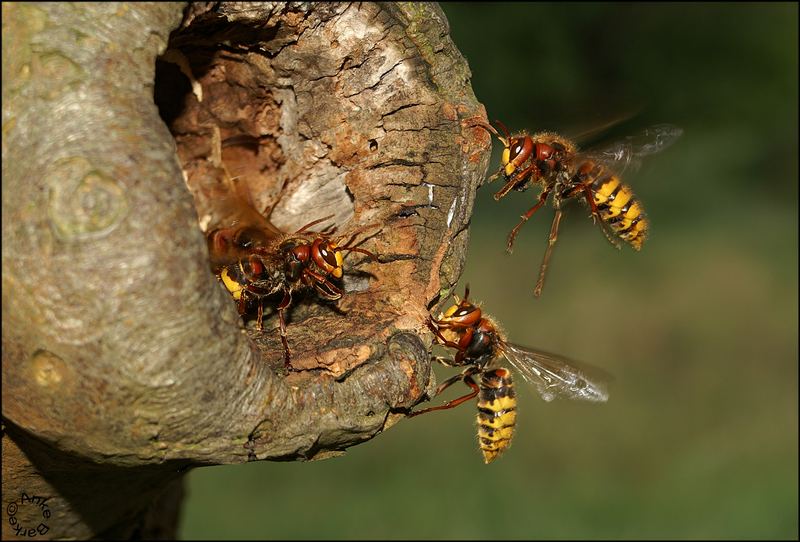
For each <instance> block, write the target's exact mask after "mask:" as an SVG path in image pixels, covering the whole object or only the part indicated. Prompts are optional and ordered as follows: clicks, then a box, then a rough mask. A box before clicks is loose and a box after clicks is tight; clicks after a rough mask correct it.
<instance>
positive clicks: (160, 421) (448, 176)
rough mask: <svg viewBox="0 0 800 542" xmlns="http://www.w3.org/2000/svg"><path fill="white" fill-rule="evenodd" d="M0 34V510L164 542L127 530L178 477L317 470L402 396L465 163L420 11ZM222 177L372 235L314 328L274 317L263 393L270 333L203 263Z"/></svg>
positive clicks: (391, 413)
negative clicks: (205, 470) (38, 502)
mask: <svg viewBox="0 0 800 542" xmlns="http://www.w3.org/2000/svg"><path fill="white" fill-rule="evenodd" d="M3 25H4V36H6V35H8V37H7V38H6V37H4V47H3V70H4V74H3V75H4V87H3V98H4V99H3V115H4V138H3V142H4V149H3V151H4V152H3V216H2V220H3V247H4V250H3V418H4V422H5V427H4V432H3V469H4V472H3V474H4V484H3V499H4V501H5V502H12V501H15V500H19V498H20V496H21V494H22V493H25V492H27V493H28V495H30V493H31V492H38V493H39V494H41V496H43V497H46V498H47V499H48V501H47V503H48V506H49V507H50V509H51V510H52V512H53V515H52V518H51V519H50V520H49V523H48V528H49V529H50V531H49V534H48V535H47V536H53V537H66V536H73V537H84V536H95V535H97V534H99V533H104V534H107V535H109V536H117V537H126V536H131V535H133V534H138V535H142V534H143V533H149V534H150V535H155V534H158V533H161V534H167V535H168V531H169V528H168V527H167V528H166V531H165V530H164V529H165V528H164V527H163V526H161V527H159V528H156V527H153V523H152V522H151V521H150V520H148V518H151V519H152V513H151V514H149V515H148V514H145V512H146V511H147V510H148V508H151V502H152V500H153V499H154V498H155V496H157V495H160V494H163V493H164V492H165V491H166V490H167V488H170V489H169V493H168V495H169V497H168V498H165V499H162V503H164V506H165V507H167V508H170V509H172V510H174V509H175V506H174V503H175V502H177V500H179V498H180V491H179V487H180V486H179V481H177V480H179V478H180V476H181V474H182V473H183V472H185V471H186V469H187V468H189V467H191V466H195V465H202V464H229V463H238V462H244V461H250V460H255V459H289V460H295V459H312V458H313V459H317V458H322V457H327V456H330V455H333V454H338V453H341V451H342V450H344V449H345V448H347V447H349V446H352V445H353V444H356V443H358V442H362V441H364V440H367V439H369V438H372V437H373V436H375V435H376V434H377V433H379V432H381V431H382V430H384V429H386V428H388V427H389V426H391V425H392V424H393V423H396V422H397V421H398V420H399V419H401V418H402V416H403V412H404V411H406V410H407V409H408V408H409V407H411V406H412V405H413V404H415V403H416V402H418V401H419V400H420V399H421V398H422V397H424V393H425V391H426V389H429V388H428V386H429V385H432V382H429V381H430V380H431V374H430V365H429V359H428V353H427V352H428V347H429V345H430V336H429V333H428V332H427V330H426V328H425V319H426V318H427V316H428V308H429V306H430V304H431V303H432V302H433V301H434V300H435V299H437V297H438V296H439V294H440V292H442V291H447V290H449V288H451V286H452V285H453V284H454V283H455V282H456V280H457V278H458V276H459V274H460V271H461V266H462V263H463V259H464V251H465V248H466V243H467V239H468V230H467V227H468V223H469V216H470V213H471V209H472V203H473V198H474V193H475V190H476V188H477V186H478V184H479V182H480V180H481V179H482V178H483V175H484V173H485V170H486V166H487V160H488V152H487V151H488V136H486V134H484V133H483V132H482V131H481V130H480V129H475V128H471V127H469V126H468V123H466V122H462V121H464V120H465V119H468V118H471V117H474V116H480V117H484V116H485V115H484V113H483V109H482V107H481V106H480V105H479V104H478V103H477V101H476V100H475V98H474V96H473V94H472V91H471V89H470V88H469V76H470V74H469V70H468V68H467V66H466V64H465V62H464V60H463V58H462V57H461V56H460V54H459V53H458V51H457V50H456V49H455V47H454V46H453V44H452V42H451V41H450V39H449V37H448V35H447V24H446V21H445V19H444V15H443V14H442V13H441V11H440V10H439V8H438V7H437V6H435V5H431V4H411V5H409V4H387V5H380V6H379V5H375V4H340V3H333V4H327V3H322V4H313V3H309V4H284V3H277V2H276V3H264V4H257V5H256V4H252V3H243V4H237V3H219V4H218V3H196V4H191V5H190V6H188V7H186V8H184V6H182V5H179V4H133V5H125V4H74V5H70V4H44V5H33V4H17V5H12V6H9V5H7V4H4V5H3ZM162 54H163V55H164V56H163V57H161V60H159V61H158V62H156V58H157V57H158V56H159V55H162ZM156 66H157V69H156ZM154 94H155V103H154ZM176 150H177V153H176ZM176 156H177V159H176ZM223 171H227V172H229V174H230V175H231V176H233V177H234V178H235V179H236V182H238V183H241V185H243V186H246V187H247V190H248V191H249V192H250V194H251V196H252V198H253V201H254V202H255V203H256V204H257V206H258V208H259V209H264V208H269V209H271V213H272V214H271V219H272V220H273V222H274V223H275V224H276V225H277V226H279V227H280V228H282V229H284V230H285V231H293V230H295V229H298V228H299V227H301V226H302V225H304V224H306V223H308V222H310V221H311V220H314V219H316V218H320V217H322V216H326V215H334V219H333V220H334V221H335V222H336V224H337V225H338V226H339V230H340V231H348V230H355V229H357V228H359V227H360V226H363V225H368V224H380V225H381V226H382V228H381V229H380V231H377V232H374V233H370V234H369V235H367V237H368V239H367V240H366V242H365V243H364V245H363V246H364V247H365V248H367V249H368V250H370V251H371V252H373V253H375V254H376V255H377V256H378V261H377V262H370V261H369V260H368V259H366V258H365V259H364V261H363V262H360V261H359V258H357V257H356V256H357V255H355V254H354V255H353V256H351V257H349V258H348V262H350V261H351V260H352V261H353V262H354V263H353V264H352V265H350V266H348V267H346V270H345V273H346V278H347V280H346V281H345V289H346V290H347V292H346V294H345V296H344V297H343V299H342V300H341V301H340V302H339V304H338V310H332V308H331V307H330V306H329V305H326V304H323V303H320V302H319V301H318V300H317V299H315V298H314V297H313V296H306V297H305V298H304V299H302V300H300V301H299V302H297V303H296V304H295V305H293V308H292V310H291V311H290V323H289V326H288V335H289V343H290V346H291V349H292V354H293V367H294V369H295V371H293V372H291V373H290V374H288V375H284V374H283V373H282V372H281V371H280V367H281V365H282V348H281V343H280V339H279V335H278V333H277V331H275V328H276V327H277V317H276V316H275V315H272V316H271V317H270V318H267V319H265V325H264V331H263V332H257V331H255V329H254V328H253V326H252V325H251V326H249V327H247V329H242V327H243V326H242V320H241V318H240V317H239V315H238V314H237V312H236V308H235V304H234V303H233V302H232V300H231V298H230V296H229V295H228V294H227V293H226V292H225V291H224V289H223V288H222V287H221V286H220V285H219V284H218V283H217V281H216V279H215V278H214V276H213V274H212V273H211V271H210V269H209V263H208V255H207V251H206V247H205V241H204V237H203V231H202V230H203V228H204V227H207V225H208V220H210V219H211V218H212V217H213V215H214V213H215V212H216V207H215V202H216V201H218V200H219V197H220V194H221V193H222V189H223V186H224V182H223V181H224V179H223V177H224V175H222V172H223ZM187 186H188V188H189V190H188V191H187V190H186V187H187ZM192 196H194V197H193V198H192ZM198 218H199V224H200V227H198ZM176 484H177V485H176ZM176 488H177V489H176ZM98 496H99V497H98ZM7 513H8V512H7ZM40 515H41V507H39V509H36V507H34V506H31V505H27V506H19V508H18V511H17V512H16V516H15V517H16V518H17V519H18V520H19V523H20V524H22V523H25V524H26V525H27V524H30V525H31V526H32V527H35V524H36V520H37V519H39V520H40V521H41V519H40ZM173 517H174V513H173ZM8 529H9V523H8V521H4V523H3V535H4V537H5V536H15V535H19V533H15V532H13V531H9V530H8ZM148 529H150V530H148ZM159 529H160V530H159ZM154 533H155V534H154Z"/></svg>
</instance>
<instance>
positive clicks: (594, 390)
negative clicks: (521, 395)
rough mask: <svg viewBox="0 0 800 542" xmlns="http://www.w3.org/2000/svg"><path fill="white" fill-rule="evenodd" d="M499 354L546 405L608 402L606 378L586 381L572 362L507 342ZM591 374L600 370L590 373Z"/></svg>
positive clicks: (581, 371)
mask: <svg viewBox="0 0 800 542" xmlns="http://www.w3.org/2000/svg"><path fill="white" fill-rule="evenodd" d="M500 351H501V352H502V353H503V355H504V356H505V357H506V359H507V360H508V361H509V362H510V363H511V365H513V366H514V368H515V369H516V370H517V372H518V373H519V374H521V375H522V377H523V378H524V379H525V380H526V381H527V382H529V383H531V384H533V386H534V387H535V388H536V390H537V391H538V392H539V395H541V396H542V399H544V400H545V401H552V400H553V399H555V398H556V397H563V398H566V399H577V400H580V401H595V402H604V401H607V400H608V392H607V391H606V385H605V382H604V380H608V377H607V376H597V377H595V376H593V377H589V376H588V375H587V374H586V372H585V371H583V370H581V369H578V368H577V367H576V366H575V362H573V361H571V360H568V359H566V358H562V357H560V356H556V355H554V354H548V353H546V352H541V351H538V350H531V349H529V348H524V347H522V346H518V345H514V344H510V343H507V342H502V343H500ZM592 372H600V370H599V369H592Z"/></svg>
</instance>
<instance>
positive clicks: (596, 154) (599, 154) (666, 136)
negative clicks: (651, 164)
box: [578, 124, 683, 175]
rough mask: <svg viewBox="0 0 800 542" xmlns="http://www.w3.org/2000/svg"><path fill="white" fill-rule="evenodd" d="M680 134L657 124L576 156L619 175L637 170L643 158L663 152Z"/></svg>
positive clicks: (680, 130)
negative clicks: (594, 162) (599, 164)
mask: <svg viewBox="0 0 800 542" xmlns="http://www.w3.org/2000/svg"><path fill="white" fill-rule="evenodd" d="M681 134H683V130H682V129H681V128H678V127H677V126H673V125H671V124H657V125H655V126H651V127H649V128H647V129H645V130H643V131H642V132H640V133H638V134H636V135H632V136H628V137H626V138H624V139H621V140H619V141H616V142H614V143H611V144H609V145H606V146H604V147H600V148H597V149H588V150H586V151H583V152H580V153H578V156H579V157H580V158H588V159H591V160H594V161H596V162H600V163H601V164H603V165H605V166H607V167H609V168H610V169H611V170H612V171H614V172H616V173H618V174H620V175H621V174H622V173H624V172H625V170H626V169H630V170H631V171H635V170H637V169H639V167H640V166H641V164H642V158H643V157H645V156H650V155H652V154H656V153H659V152H661V151H663V150H664V149H666V148H667V147H669V146H670V145H672V144H673V143H675V140H676V139H678V138H679V137H680V136H681Z"/></svg>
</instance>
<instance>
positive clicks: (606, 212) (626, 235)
mask: <svg viewBox="0 0 800 542" xmlns="http://www.w3.org/2000/svg"><path fill="white" fill-rule="evenodd" d="M593 173H594V172H593ZM586 182H587V183H591V184H590V185H589V186H590V188H591V191H592V194H593V195H594V203H595V205H597V211H598V212H599V213H600V218H601V219H602V220H603V222H605V223H606V224H608V226H609V227H610V228H611V230H612V231H613V232H614V233H615V234H616V235H617V237H619V238H620V239H622V240H623V241H625V242H626V243H628V244H630V245H631V246H632V247H633V248H634V249H636V250H640V249H641V248H642V244H643V243H644V240H645V239H646V237H647V228H648V226H649V222H648V220H647V217H646V216H645V214H644V209H642V206H641V204H640V203H639V200H638V199H637V198H636V196H635V195H634V194H633V191H632V190H631V188H630V186H628V185H626V184H624V183H622V181H620V179H619V177H617V176H616V175H613V174H608V173H606V172H605V171H603V169H602V168H600V172H599V174H598V175H596V176H593V177H592V178H590V179H587V181H586Z"/></svg>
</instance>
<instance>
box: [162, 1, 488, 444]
mask: <svg viewBox="0 0 800 542" xmlns="http://www.w3.org/2000/svg"><path fill="white" fill-rule="evenodd" d="M409 9H413V10H414V11H413V12H409V11H408V10H409ZM421 19H424V20H425V24H419V25H415V24H410V21H412V20H413V21H418V20H421ZM431 21H439V23H440V24H439V25H436V24H431ZM431 50H433V51H437V50H438V51H440V53H438V54H436V53H434V54H431V53H430V52H429V51H431ZM454 57H455V60H461V59H460V56H457V52H456V51H455V49H454V48H453V46H452V44H451V43H450V42H449V39H448V38H447V35H446V24H445V23H444V18H443V16H442V15H441V13H440V12H439V11H438V8H436V7H434V6H414V7H413V8H411V7H408V8H400V7H399V6H387V7H385V8H382V7H378V6H377V5H369V4H366V5H363V4H362V5H358V4H316V5H285V4H264V5H258V6H254V5H252V4H248V5H247V6H246V7H242V6H239V5H235V4H221V5H219V6H214V7H211V6H209V7H208V9H207V10H203V9H201V8H200V7H196V8H195V10H194V11H193V13H192V14H191V16H188V17H186V18H185V20H184V23H183V24H182V25H181V27H180V28H179V29H178V30H176V31H175V32H173V35H172V37H171V39H170V45H169V49H168V50H167V52H166V53H165V54H164V55H163V56H162V58H161V61H160V62H159V65H158V66H159V70H158V77H157V79H156V97H157V103H158V105H159V106H160V111H161V115H162V117H163V118H164V119H165V121H166V123H167V125H168V126H169V128H170V131H171V132H172V133H173V135H174V137H175V140H176V142H177V145H178V155H179V157H180V160H181V164H182V167H183V170H184V174H185V177H186V179H187V184H188V186H189V189H190V190H191V192H192V194H193V195H194V198H195V203H196V206H197V208H198V214H199V218H200V224H201V227H203V228H205V229H210V228H212V227H214V226H215V225H216V224H217V223H218V222H219V220H220V219H219V214H220V210H219V207H218V206H215V203H216V202H217V201H219V200H220V199H221V198H224V197H225V196H226V195H228V193H229V192H230V191H231V190H232V185H233V184H235V185H236V186H237V189H238V190H240V191H242V190H243V191H244V192H246V194H247V197H248V198H249V199H250V200H251V201H252V204H253V206H254V207H255V208H257V209H259V210H265V211H266V213H267V214H269V216H270V219H271V221H272V222H273V223H274V224H275V225H276V226H278V227H280V228H281V229H283V230H284V231H288V232H291V231H295V230H297V229H299V228H301V227H303V226H304V225H305V224H307V223H309V222H311V221H313V220H317V219H319V218H322V217H326V216H331V217H332V219H331V220H330V221H329V222H326V223H333V224H335V225H336V227H337V228H338V232H339V233H344V234H346V233H347V232H348V231H357V230H364V234H365V235H364V236H362V237H364V238H366V241H365V242H364V243H363V244H362V245H361V246H363V247H364V248H366V249H368V250H370V251H371V252H373V253H375V254H376V255H377V256H378V261H377V262H371V261H370V260H369V258H366V257H362V256H361V255H357V257H351V258H348V267H347V269H346V276H345V290H346V294H345V296H344V297H343V298H342V299H341V300H340V301H339V302H338V303H337V305H336V310H334V309H333V308H332V307H331V306H330V305H329V304H324V303H320V302H319V301H318V299H316V298H315V297H314V296H313V295H307V296H305V297H303V298H301V299H300V301H299V302H296V303H295V304H294V305H293V307H292V309H291V310H290V322H289V326H288V335H289V344H290V348H291V351H292V356H293V357H292V366H293V368H294V369H295V370H297V372H293V373H291V374H290V375H289V377H288V378H287V379H286V382H287V383H288V384H289V385H290V386H291V387H292V389H296V390H297V391H296V392H295V393H294V394H293V396H292V399H293V400H296V401H297V403H294V404H296V405H298V408H299V409H300V410H290V411H288V412H290V416H291V418H290V419H285V420H281V422H280V423H281V424H284V423H286V424H288V425H290V426H295V427H294V428H293V430H292V432H293V433H294V434H297V431H296V429H297V428H296V426H297V424H298V423H299V422H300V420H301V419H302V414H301V412H308V413H310V415H311V416H312V418H313V420H314V423H315V424H319V423H320V419H319V417H318V412H319V407H321V405H318V404H316V403H317V402H318V401H319V397H323V396H325V395H326V394H327V395H329V396H330V397H331V399H330V404H329V405H325V406H324V407H323V408H325V409H328V408H330V409H332V410H331V415H332V419H333V420H341V419H342V416H346V414H345V413H344V412H341V409H342V408H344V407H345V406H346V409H347V410H349V411H350V413H357V412H359V411H361V412H364V413H370V414H369V416H368V417H367V418H369V419H367V418H362V419H360V420H359V421H358V422H356V418H351V420H350V423H351V424H352V423H363V424H364V425H363V427H364V429H365V431H364V433H363V434H360V435H358V436H356V437H355V440H354V441H357V440H361V439H363V438H368V437H369V436H371V434H374V432H375V431H377V430H380V429H382V428H383V427H384V425H385V422H384V419H385V418H386V416H387V414H388V412H389V410H391V409H398V408H407V407H408V406H409V405H410V404H412V403H413V402H414V401H416V400H417V399H419V398H420V396H421V394H422V392H423V391H424V388H425V384H424V383H426V382H427V380H428V376H429V373H428V367H427V360H426V359H425V358H426V357H427V356H426V355H422V356H421V357H418V358H416V362H415V363H413V364H411V365H408V366H406V367H404V366H403V364H400V365H398V364H396V363H392V364H390V365H388V366H386V367H385V372H384V370H383V369H379V368H380V367H381V364H380V363H378V362H379V360H381V359H386V352H387V348H386V345H387V343H389V342H390V341H391V340H392V337H393V336H394V335H395V334H397V333H399V332H403V333H410V334H411V335H409V336H419V335H421V336H423V337H424V336H425V335H426V332H425V327H424V322H425V318H426V317H427V314H428V305H429V303H430V302H431V300H432V299H433V298H435V297H436V296H437V294H438V293H439V290H440V289H442V286H441V279H440V274H441V273H442V271H443V269H444V270H445V271H444V273H443V274H444V280H445V283H446V284H445V285H444V287H443V288H444V289H449V287H450V285H451V284H452V282H454V281H455V279H456V278H457V275H458V273H459V272H460V267H461V263H462V262H463V257H464V246H465V244H466V237H467V234H466V230H465V224H466V220H467V217H468V216H469V212H470V208H471V205H472V195H473V194H474V190H475V188H476V186H477V183H478V181H479V180H480V179H481V178H482V174H483V173H484V170H485V152H483V151H485V149H486V147H485V139H484V138H483V136H482V135H481V134H473V132H472V130H471V129H469V128H462V126H461V124H460V122H459V120H460V119H459V117H463V118H466V117H470V116H473V115H481V113H482V110H481V109H480V107H479V105H478V104H477V103H476V102H475V100H474V98H473V97H472V95H471V91H470V90H469V87H468V84H467V81H468V71H467V68H466V65H465V64H464V63H463V61H461V62H456V61H454ZM441 59H446V60H447V63H445V62H442V61H441ZM454 82H455V83H454ZM462 132H463V133H465V134H467V136H465V135H462ZM473 136H474V137H477V138H478V141H472V140H471V139H469V138H470V137H473ZM370 225H371V226H372V227H370ZM376 226H377V227H376ZM220 291H221V289H220ZM220 295H223V296H224V295H225V294H224V292H222V293H221V294H220ZM276 328H277V314H275V313H274V311H273V314H272V315H271V317H267V318H266V319H265V325H264V329H265V331H264V332H257V331H255V329H254V327H253V326H252V325H251V326H250V327H249V328H248V332H249V335H250V337H251V339H252V340H253V341H254V343H255V344H256V345H257V346H258V347H259V351H260V353H261V355H263V356H264V357H265V360H266V361H268V362H270V363H271V365H272V366H273V367H279V366H280V364H281V360H282V358H281V345H280V339H279V335H278V333H277V332H276V331H275V329H276ZM423 340H424V341H425V343H424V344H428V343H427V339H423ZM405 342H407V340H406V341H403V343H405ZM415 350H419V349H415ZM423 351H424V350H423ZM420 361H422V362H423V363H422V364H420V365H418V362H420ZM359 367H363V368H365V369H366V372H365V373H364V374H365V375H367V374H373V373H374V374H381V375H383V376H382V378H385V382H384V384H386V389H390V388H392V387H393V386H399V387H398V390H397V393H399V395H395V394H392V397H393V398H394V401H392V400H391V399H389V396H387V395H386V393H385V391H384V392H381V391H379V389H378V388H375V389H372V390H371V392H370V393H368V394H367V393H365V394H363V395H361V396H354V397H352V398H351V399H348V401H347V402H342V400H341V399H340V398H338V397H337V396H336V395H335V392H336V391H337V390H338V391H341V392H343V393H344V394H350V393H351V390H350V389H349V388H348V385H347V384H348V381H350V380H351V379H353V380H352V381H353V382H354V387H355V388H356V389H360V388H359V386H358V385H356V384H355V383H356V382H357V380H358V379H359V378H361V377H360V376H359V374H360V373H353V371H354V370H355V369H356V368H359ZM308 370H313V372H311V373H309V372H308ZM398 370H399V371H400V372H399V373H396V374H393V373H395V372H396V371H398ZM420 370H422V373H420V372H419V371H420ZM326 376H329V377H331V378H332V380H331V379H327V378H325V377H326ZM409 376H411V377H412V380H413V384H412V385H410V386H409V385H406V384H409V382H408V381H406V382H405V384H403V380H404V379H408V377H409ZM365 377H366V376H365ZM333 382H336V383H335V384H334V383H333ZM420 382H421V383H423V384H421V385H420ZM320 386H321V387H322V391H323V392H324V393H322V394H320V391H321V389H320ZM325 390H327V391H325ZM401 398H402V399H401ZM376 399H377V400H378V401H377V402H376ZM398 399H401V400H399V401H398ZM311 405H314V406H315V407H317V408H308V407H309V406H311ZM298 416H299V417H298ZM335 423H339V422H335ZM258 427H259V429H258V430H257V431H255V432H254V433H253V434H251V435H250V442H249V443H248V447H249V449H250V450H251V451H252V456H255V457H264V456H265V457H270V456H271V454H270V453H269V452H268V451H266V450H264V451H259V448H260V447H261V445H262V444H264V443H267V442H272V443H274V442H275V435H276V433H278V434H280V429H279V428H276V426H275V420H274V418H273V417H272V416H270V417H269V418H267V419H265V420H264V421H263V422H262V423H261V424H260V425H259V426H258ZM265 427H269V428H270V430H269V431H264V430H263V429H264V428H265ZM330 430H331V431H333V432H334V433H336V432H337V430H336V427H335V426H331V427H330ZM323 434H324V431H323V432H316V431H312V432H311V433H310V434H307V435H305V439H306V440H308V441H309V442H313V443H315V444H314V447H315V448H314V450H313V451H311V452H310V451H309V450H301V451H298V450H297V449H295V448H294V447H293V446H294V445H289V446H288V450H287V454H286V455H289V456H291V455H292V454H297V453H299V454H300V455H302V456H306V457H308V456H312V455H315V454H318V453H320V450H322V449H324V448H325V447H324V446H322V445H321V444H320V442H324V441H326V438H325V437H324V436H323ZM348 434H349V435H350V437H348V438H352V435H353V432H352V430H351V429H348ZM350 443H352V442H344V443H340V444H344V445H347V444H350ZM340 447H341V446H340ZM334 448H336V447H334ZM279 450H281V451H280V453H278V454H277V455H282V454H283V451H282V449H280V448H279ZM276 451H277V450H276ZM252 456H251V457H252Z"/></svg>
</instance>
